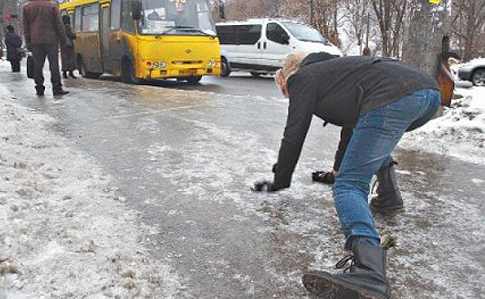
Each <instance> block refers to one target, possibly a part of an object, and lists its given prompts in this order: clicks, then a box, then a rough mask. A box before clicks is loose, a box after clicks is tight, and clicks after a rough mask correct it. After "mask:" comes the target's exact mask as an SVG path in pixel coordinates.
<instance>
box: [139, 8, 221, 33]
mask: <svg viewBox="0 0 485 299" xmlns="http://www.w3.org/2000/svg"><path fill="white" fill-rule="evenodd" d="M142 5H143V6H142V7H143V17H142V18H141V19H140V21H139V31H140V33H141V34H204V35H205V34H209V35H215V27H214V23H213V22H212V18H211V11H210V5H209V0H142Z"/></svg>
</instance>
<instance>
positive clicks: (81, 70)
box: [77, 57, 101, 79]
mask: <svg viewBox="0 0 485 299" xmlns="http://www.w3.org/2000/svg"><path fill="white" fill-rule="evenodd" d="M77 65H78V68H79V74H81V76H83V77H84V78H89V79H98V78H99V76H101V74H100V73H93V72H90V71H88V70H87V69H86V64H85V63H84V59H83V58H82V57H79V58H78V60H77Z"/></svg>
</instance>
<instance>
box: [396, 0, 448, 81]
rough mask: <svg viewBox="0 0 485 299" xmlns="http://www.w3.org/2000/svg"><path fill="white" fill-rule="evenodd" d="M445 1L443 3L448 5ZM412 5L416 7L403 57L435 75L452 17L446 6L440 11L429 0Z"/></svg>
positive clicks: (422, 0)
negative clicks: (443, 41) (443, 40)
mask: <svg viewBox="0 0 485 299" xmlns="http://www.w3.org/2000/svg"><path fill="white" fill-rule="evenodd" d="M444 2H446V1H444ZM444 2H443V3H442V4H441V5H444V6H446V3H444ZM412 7H413V8H414V9H413V11H412V13H411V20H410V25H409V30H408V34H407V38H406V42H405V43H404V46H403V57H402V58H403V60H404V61H405V62H407V63H409V64H412V65H414V66H416V67H418V68H420V69H422V70H424V71H426V72H427V73H428V74H430V75H434V72H435V67H436V57H437V55H438V54H440V53H441V50H442V39H443V36H448V35H449V31H450V29H449V28H450V24H449V23H450V17H449V15H448V11H447V8H446V7H445V9H443V10H442V11H438V10H437V6H436V5H433V4H429V3H428V1H427V0H417V1H415V3H414V5H413V6H412Z"/></svg>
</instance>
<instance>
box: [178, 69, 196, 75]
mask: <svg viewBox="0 0 485 299" xmlns="http://www.w3.org/2000/svg"><path fill="white" fill-rule="evenodd" d="M179 75H184V76H194V75H197V69H184V70H179Z"/></svg>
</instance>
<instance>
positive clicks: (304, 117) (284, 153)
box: [273, 74, 316, 190]
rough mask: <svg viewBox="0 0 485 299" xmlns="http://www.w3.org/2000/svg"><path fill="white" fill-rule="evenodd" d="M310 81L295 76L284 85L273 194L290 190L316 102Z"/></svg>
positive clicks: (297, 75)
mask: <svg viewBox="0 0 485 299" xmlns="http://www.w3.org/2000/svg"><path fill="white" fill-rule="evenodd" d="M310 81H311V80H309V79H308V78H306V77H304V76H303V75H302V74H295V75H293V76H292V77H291V78H290V80H289V82H288V84H289V85H288V88H289V92H290V106H289V108H288V117H287V120H286V127H285V132H284V134H283V139H282V141H281V146H280V150H279V154H278V163H277V166H276V167H275V169H274V172H275V177H274V182H273V187H274V189H275V190H279V189H283V188H288V187H289V186H290V184H291V177H292V175H293V171H294V170H295V167H296V163H297V162H298V159H299V158H300V154H301V150H302V147H303V142H304V141H305V137H306V135H307V133H308V129H309V128H310V124H311V121H312V117H313V110H314V107H315V100H316V91H315V87H314V86H310Z"/></svg>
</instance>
